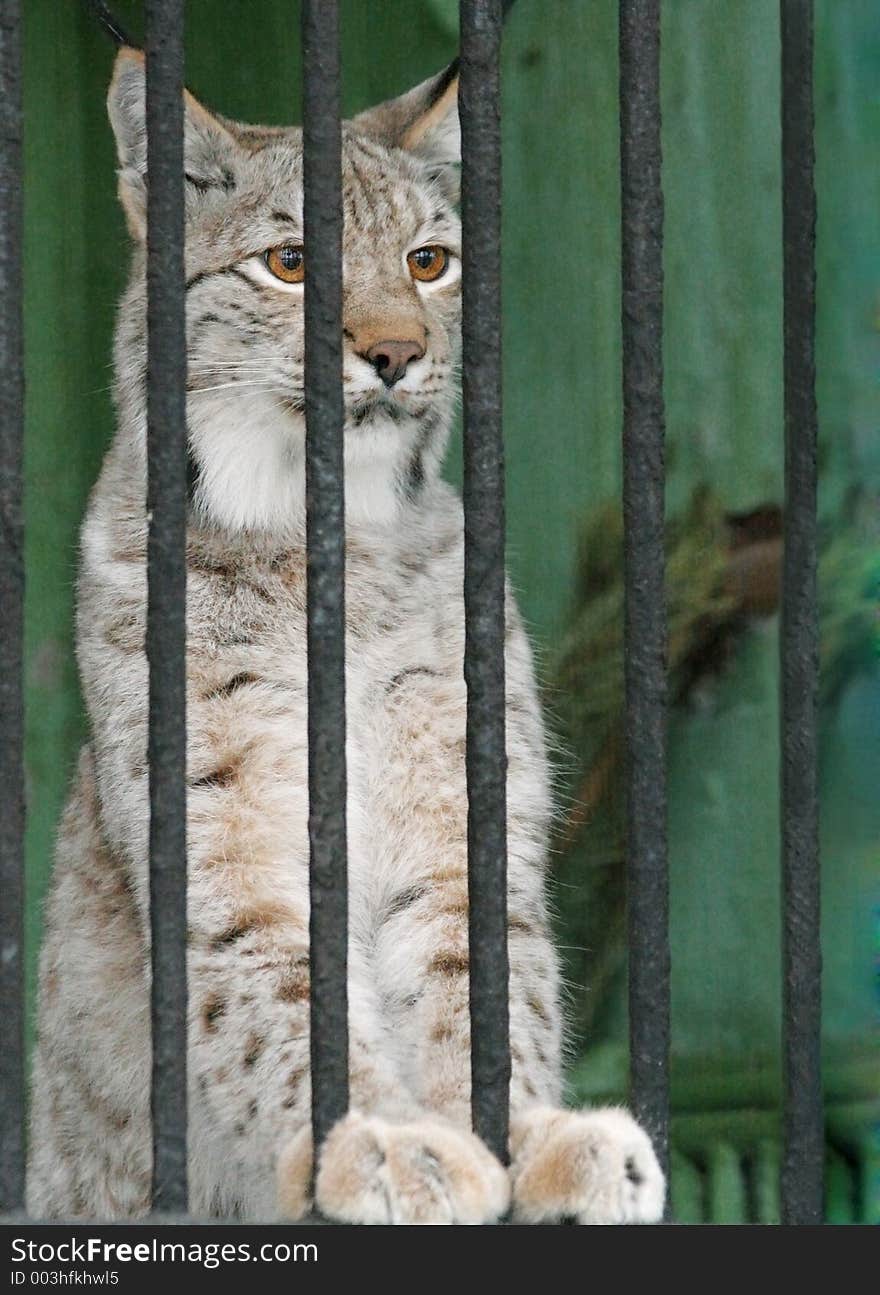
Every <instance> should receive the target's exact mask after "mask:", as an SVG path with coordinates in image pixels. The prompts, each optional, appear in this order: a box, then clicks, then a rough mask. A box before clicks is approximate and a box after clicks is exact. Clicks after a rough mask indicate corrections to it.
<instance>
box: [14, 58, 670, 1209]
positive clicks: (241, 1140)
mask: <svg viewBox="0 0 880 1295" xmlns="http://www.w3.org/2000/svg"><path fill="white" fill-rule="evenodd" d="M143 96H144V78H143V67H142V64H141V61H140V59H139V58H138V56H136V55H134V54H133V53H132V52H131V51H123V52H122V54H121V55H120V58H119V61H118V64H117V69H116V74H115V77H114V81H113V85H112V87H111V92H110V101H109V103H110V116H111V120H112V123H113V126H114V130H115V134H116V139H117V145H118V151H119V160H120V173H119V174H120V193H121V197H122V201H123V204H124V207H125V210H126V213H127V217H128V223H129V227H130V229H131V231H132V233H133V235H134V241H135V247H134V260H133V266H132V273H131V281H130V284H129V287H128V290H127V292H126V294H125V297H124V299H123V302H122V306H121V309H120V313H119V322H118V329H117V339H116V387H115V392H116V405H117V411H118V429H117V434H116V438H115V440H114V442H113V445H112V447H111V449H110V451H109V453H108V455H107V458H106V461H105V463H104V467H103V470H102V472H101V476H100V479H99V481H98V484H97V486H96V487H95V490H94V493H93V495H92V499H91V502H90V505H89V509H88V515H87V517H86V521H85V525H84V528H83V533H82V549H81V564H80V575H79V600H78V621H77V651H78V661H79V667H80V673H81V678H82V684H83V690H84V695H85V700H86V704H87V708H88V714H89V721H90V738H89V742H88V745H87V746H86V747H85V749H84V750H83V752H82V755H81V758H80V763H79V770H78V774H77V777H76V781H75V785H74V788H73V790H72V793H71V797H70V802H69V805H68V808H67V812H66V815H65V818H64V822H63V824H62V828H61V833H60V839H59V846H58V856H57V866H56V870H55V877H54V883H53V888H52V894H51V897H50V901H49V905H48V911H47V922H46V937H45V945H44V949H43V955H42V966H41V984H40V1024H39V1043H38V1047H37V1052H36V1061H35V1067H34V1086H33V1117H32V1137H31V1164H30V1187H29V1194H30V1208H31V1210H32V1211H33V1212H34V1213H35V1214H36V1215H38V1216H57V1215H63V1216H65V1217H98V1218H118V1217H126V1216H132V1215H137V1214H140V1213H143V1212H145V1211H146V1210H147V1209H148V1207H149V1199H148V1194H149V1177H150V1132H149V1034H148V1018H149V1013H148V970H147V968H148V943H147V941H148V916H147V914H148V869H147V843H148V798H147V768H146V748H147V706H146V694H147V665H146V659H145V655H144V616H145V593H146V575H145V525H146V522H145V511H144V497H145V444H144V442H145V411H144V380H145V379H144V374H145V350H146V346H145V282H144V245H143V237H144V224H145V194H146V177H145V165H146V162H145V157H146V153H145V135H144V120H143ZM457 147H458V146H457V131H456V113H455V80H454V77H453V76H452V74H444V75H442V76H441V77H439V78H437V79H435V80H434V81H433V82H428V83H425V84H424V85H423V86H420V87H417V88H416V89H415V90H414V91H411V92H410V93H409V94H408V95H405V96H404V97H403V98H402V99H400V100H395V101H393V102H391V103H390V104H385V105H381V106H380V107H379V108H377V109H373V110H372V111H371V112H369V113H366V114H363V115H362V116H361V117H359V118H355V119H354V121H352V122H350V123H347V124H346V125H345V127H344V133H343V159H344V160H343V167H344V174H343V182H344V214H345V233H344V252H343V271H344V309H343V316H344V319H343V322H344V331H345V368H344V383H345V405H346V433H345V466H346V602H347V641H346V643H347V656H346V680H347V705H348V766H349V788H350V791H349V795H350V800H349V812H348V828H349V845H350V912H351V917H350V928H349V950H350V981H349V996H350V1035H351V1047H350V1053H351V1063H350V1064H351V1096H352V1114H351V1115H350V1116H349V1117H348V1118H347V1119H346V1120H345V1121H343V1123H342V1124H340V1125H339V1126H338V1127H337V1128H336V1129H335V1130H334V1131H333V1134H332V1135H331V1137H330V1139H329V1140H328V1142H327V1144H326V1147H325V1148H324V1150H323V1153H322V1156H321V1159H320V1163H319V1165H318V1167H317V1175H316V1183H317V1196H318V1203H319V1205H320V1206H321V1207H322V1208H323V1209H324V1210H325V1211H326V1212H327V1213H329V1214H330V1215H331V1216H333V1217H336V1218H342V1219H351V1220H354V1221H365V1222H369V1221H374V1222H382V1221H451V1222H455V1221H458V1222H481V1221H487V1220H491V1219H495V1218H497V1217H499V1216H500V1215H501V1214H502V1213H503V1211H504V1210H505V1209H506V1208H507V1205H508V1202H509V1198H510V1190H511V1184H512V1186H513V1200H514V1208H515V1209H519V1208H520V1205H519V1204H518V1198H517V1184H518V1183H523V1184H525V1188H524V1194H523V1198H522V1210H523V1212H524V1214H525V1215H526V1216H528V1217H536V1218H537V1217H541V1218H547V1217H556V1216H559V1215H560V1214H562V1213H563V1212H564V1213H574V1214H575V1215H576V1216H578V1217H581V1218H582V1219H583V1220H584V1221H591V1218H592V1215H591V1213H590V1209H591V1206H590V1202H591V1201H593V1200H596V1199H601V1201H602V1206H601V1210H599V1211H598V1213H597V1214H596V1217H597V1219H598V1218H599V1215H601V1220H600V1221H606V1219H607V1218H608V1217H609V1215H612V1216H613V1214H614V1209H615V1206H614V1202H615V1201H618V1200H620V1201H623V1202H624V1204H621V1205H620V1208H619V1210H618V1214H619V1216H620V1217H621V1218H623V1217H627V1218H629V1217H633V1218H643V1217H651V1216H652V1215H656V1212H657V1209H658V1208H659V1207H658V1205H657V1200H658V1199H662V1179H661V1178H660V1176H659V1170H658V1169H657V1166H656V1162H655V1161H654V1159H653V1154H652V1152H651V1150H650V1146H649V1145H648V1143H647V1140H646V1139H645V1138H644V1135H642V1134H641V1133H640V1131H639V1130H638V1129H637V1127H636V1126H635V1125H634V1124H633V1122H632V1121H631V1120H630V1118H629V1117H628V1116H626V1115H625V1114H623V1113H616V1114H614V1115H612V1116H608V1115H604V1114H603V1113H601V1112H600V1113H594V1114H593V1115H591V1116H590V1117H589V1118H590V1119H591V1120H592V1121H593V1123H592V1125H590V1127H589V1128H588V1129H585V1128H584V1127H583V1126H582V1125H580V1124H577V1123H576V1119H582V1118H586V1117H580V1116H578V1117H575V1116H567V1115H565V1114H563V1113H562V1112H560V1111H559V1109H558V1106H559V1102H560V1096H561V1083H560V1064H561V1063H560V1049H561V1020H560V1007H559V977H558V970H557V959H556V955H555V953H554V950H553V947H552V944H551V941H550V937H549V932H548V919H547V908H546V898H545V870H546V842H547V832H548V821H549V814H550V789H549V781H548V772H547V764H546V758H545V742H544V736H543V731H542V721H541V714H540V709H539V703H538V697H537V693H536V688H535V682H534V677H533V670H532V658H531V652H530V649H529V645H528V642H527V639H526V635H525V633H524V631H523V627H522V624H521V621H520V618H519V614H518V612H517V608H516V604H515V601H514V599H513V597H512V596H510V595H509V596H508V603H507V606H508V612H507V615H508V633H507V649H506V652H507V679H508V684H507V688H508V743H509V760H510V769H509V786H508V800H509V804H510V811H509V824H508V828H509V841H510V855H509V871H510V894H509V910H510V923H509V937H510V965H511V987H510V992H511V1003H510V1016H511V1040H512V1055H513V1078H512V1084H511V1102H512V1108H513V1115H514V1119H513V1150H514V1162H513V1167H512V1170H511V1172H510V1174H508V1173H507V1172H506V1171H505V1170H503V1169H502V1167H501V1166H500V1165H499V1164H498V1163H497V1162H496V1161H495V1160H494V1159H493V1157H492V1156H491V1155H490V1154H489V1152H488V1151H487V1150H486V1148H485V1147H483V1146H482V1144H481V1143H480V1142H479V1141H478V1140H477V1139H476V1138H475V1137H474V1136H473V1134H472V1133H471V1132H470V1131H469V1085H470V1077H469V1025H468V1002H467V994H468V940H467V873H466V862H467V861H466V852H467V840H466V838H467V830H466V829H467V824H466V795H465V770H464V728H465V688H464V681H463V677H462V655H463V647H464V632H463V610H462V592H461V591H462V517H461V508H460V504H459V501H458V498H457V497H456V495H455V493H454V492H453V490H452V489H451V488H450V487H449V486H448V485H446V484H444V483H443V482H442V481H441V479H440V476H439V468H440V463H441V460H442V457H443V453H444V448H445V443H446V439H447V435H448V431H449V426H450V421H451V417H452V412H453V405H454V392H455V369H456V364H457V348H458V331H459V330H458V325H459V289H458V284H457V274H456V269H457V258H458V253H459V250H460V249H459V238H460V231H459V223H458V218H457V215H456V211H455V206H454V201H455V162H456V160H457ZM185 165H186V175H187V179H186V185H187V241H186V264H187V276H188V278H187V336H188V374H189V377H188V382H189V395H188V427H189V449H190V474H189V475H190V485H191V513H190V522H189V529H188V540H187V545H188V547H187V563H188V574H187V599H188V604H187V626H188V655H187V688H188V697H187V707H188V712H187V713H188V849H189V926H190V934H189V947H188V956H189V1001H190V1022H189V1030H190V1045H189V1075H190V1092H189V1109H190V1182H191V1201H192V1209H193V1211H194V1212H195V1213H196V1214H201V1215H209V1214H221V1215H238V1216H241V1217H246V1218H274V1217H279V1216H283V1215H285V1214H286V1215H293V1216H296V1215H298V1214H301V1213H302V1212H304V1211H305V1210H306V1209H308V1208H309V1207H310V1204H311V1195H310V1189H311V1188H310V1185H311V1181H312V1171H311V1159H312V1155H311V1145H310V1134H309V1127H308V1121H309V1104H310V1085H309V1040H308V995H309V967H308V840H307V810H308V806H307V779H306V773H307V770H306V654H305V557H304V464H303V456H304V422H303V321H302V295H301V290H300V291H297V290H295V289H294V290H284V289H283V288H282V287H280V286H279V285H278V283H277V282H275V283H273V281H272V279H271V276H270V275H269V273H268V270H267V269H266V267H265V265H264V264H263V262H262V261H261V259H260V258H261V253H262V252H263V251H264V250H265V249H267V248H271V247H273V246H275V245H278V244H279V243H282V242H284V241H285V240H295V239H297V238H298V237H299V235H300V233H301V229H300V212H301V206H302V145H301V136H300V133H299V132H298V131H297V130H272V129H261V128H255V127H250V126H242V125H238V124H235V123H232V122H229V121H225V120H224V119H222V118H219V117H215V116H212V115H210V114H209V113H208V112H207V111H206V110H205V109H204V108H202V107H201V106H200V105H199V104H197V103H196V102H195V100H193V99H191V98H189V97H188V98H187V103H186V137H185ZM427 243H439V244H442V245H443V246H445V247H447V248H448V249H449V250H450V252H451V254H452V270H451V272H450V273H448V274H447V276H445V277H444V278H443V279H441V280H439V281H438V282H437V283H436V284H435V285H428V286H427V287H426V286H424V285H417V284H416V283H415V282H414V281H413V280H412V279H411V278H410V276H409V274H408V272H407V270H406V255H407V253H408V252H409V251H410V250H412V249H413V248H415V247H418V246H421V245H424V244H427ZM407 337H416V338H419V339H422V340H423V343H424V347H425V354H424V357H423V358H421V359H417V360H415V361H413V362H412V363H411V364H410V366H409V369H408V370H407V372H406V375H405V377H404V378H403V379H402V380H401V381H400V382H399V383H398V384H397V385H396V386H395V387H394V388H393V390H391V391H386V389H385V387H384V386H383V384H382V383H381V382H380V380H379V378H378V376H377V373H376V371H375V369H374V368H373V366H372V365H371V364H370V363H368V362H367V360H365V359H364V358H363V357H362V353H363V352H364V351H365V350H367V349H368V344H369V343H370V339H373V340H374V341H375V340H376V339H382V338H407ZM573 1119H574V1120H575V1124H574V1125H572V1124H571V1123H570V1121H571V1120H573ZM567 1120H568V1121H569V1123H566V1121H567ZM603 1120H604V1121H605V1122H606V1124H607V1123H608V1121H609V1120H610V1121H611V1123H610V1124H609V1125H608V1129H607V1130H606V1132H605V1135H604V1136H605V1142H606V1143H608V1145H609V1146H610V1147H611V1148H612V1150H611V1151H608V1152H607V1154H605V1157H604V1161H602V1163H603V1164H605V1169H604V1170H603V1172H606V1174H611V1175H612V1179H611V1180H609V1182H607V1183H604V1180H603V1183H604V1185H603V1186H602V1191H599V1190H598V1188H597V1186H596V1182H595V1168H594V1163H593V1160H591V1159H590V1156H589V1155H587V1154H586V1153H585V1151H584V1147H585V1146H586V1147H587V1148H588V1150H589V1149H591V1148H593V1147H595V1146H600V1147H601V1146H603V1145H604V1144H603V1143H602V1129H603V1128H604V1125H603ZM542 1122H543V1123H542ZM544 1125H546V1127H547V1129H548V1131H549V1132H552V1143H551V1145H550V1146H549V1148H545V1146H544V1143H543V1140H542V1137H541V1135H540V1130H541V1128H542V1127H543V1126H544ZM621 1130H623V1131H622V1132H621ZM633 1130H635V1133H633ZM624 1134H625V1136H624ZM636 1135H638V1136H637V1137H636ZM626 1138H629V1140H630V1142H633V1141H634V1142H635V1144H636V1145H635V1147H634V1149H628V1150H627V1155H626V1156H625V1157H624V1156H623V1155H622V1153H621V1154H618V1151H619V1147H620V1145H622V1144H623V1142H626ZM566 1139H568V1141H567V1140H566ZM639 1139H641V1140H639ZM569 1143H570V1145H569ZM627 1147H629V1144H628V1143H627ZM615 1149H616V1150H615ZM615 1157H616V1158H615ZM633 1158H635V1160H638V1161H639V1165H640V1167H639V1176H640V1180H641V1179H644V1180H645V1181H647V1182H648V1183H649V1185H650V1188H651V1191H650V1192H648V1193H647V1194H645V1193H642V1196H641V1197H640V1195H639V1192H640V1189H639V1188H638V1187H634V1186H633V1175H630V1176H629V1177H627V1174H626V1173H625V1172H624V1171H623V1169H621V1167H620V1166H621V1165H623V1164H624V1161H625V1162H626V1163H627V1164H629V1163H630V1162H631V1161H633ZM599 1161H601V1157H599ZM599 1161H597V1163H599ZM606 1162H607V1163H606ZM560 1164H561V1165H563V1166H564V1169H559V1165H560ZM554 1166H556V1168H555V1169H554ZM615 1174H616V1175H617V1177H616V1178H615V1177H614V1175H615ZM621 1174H623V1180H625V1182H624V1185H623V1186H621V1182H618V1179H620V1175H621ZM623 1180H621V1181H623ZM658 1184H659V1186H658ZM624 1187H625V1189H626V1190H624ZM652 1193H653V1194H652ZM642 1199H643V1200H644V1207H642V1206H640V1204H639V1201H640V1200H642ZM609 1201H610V1202H611V1204H610V1205H609V1204H608V1202H609ZM624 1205H625V1208H624ZM594 1213H595V1211H594Z"/></svg>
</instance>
